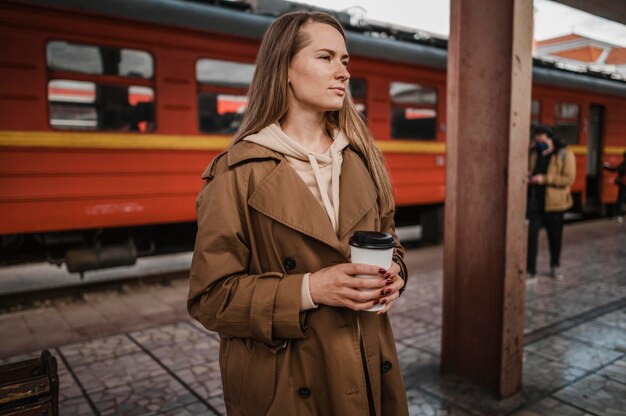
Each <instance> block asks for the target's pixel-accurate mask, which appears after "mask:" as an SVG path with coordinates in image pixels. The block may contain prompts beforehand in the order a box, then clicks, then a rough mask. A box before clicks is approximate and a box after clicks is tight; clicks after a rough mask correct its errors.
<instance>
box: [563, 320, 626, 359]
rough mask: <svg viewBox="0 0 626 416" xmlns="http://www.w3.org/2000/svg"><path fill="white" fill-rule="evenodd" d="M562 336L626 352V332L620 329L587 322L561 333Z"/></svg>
mask: <svg viewBox="0 0 626 416" xmlns="http://www.w3.org/2000/svg"><path fill="white" fill-rule="evenodd" d="M560 335H562V336H564V337H568V338H574V339H578V340H580V341H583V342H586V343H589V344H595V345H599V346H602V347H606V348H608V349H613V350H617V351H623V352H626V331H624V330H623V329H620V328H615V327H612V326H607V325H602V324H597V323H593V322H586V323H584V324H581V325H578V326H576V327H574V328H572V329H569V330H567V331H564V332H561V333H560Z"/></svg>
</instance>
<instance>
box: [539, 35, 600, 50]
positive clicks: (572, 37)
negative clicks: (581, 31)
mask: <svg viewBox="0 0 626 416" xmlns="http://www.w3.org/2000/svg"><path fill="white" fill-rule="evenodd" d="M580 39H589V38H586V37H584V36H580V35H576V34H574V33H572V34H570V35H564V36H559V37H557V38H552V39H544V40H540V41H538V42H537V46H539V47H542V46H547V45H554V44H556V43H563V42H569V41H570V40H580Z"/></svg>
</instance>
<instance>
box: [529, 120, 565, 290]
mask: <svg viewBox="0 0 626 416" xmlns="http://www.w3.org/2000/svg"><path fill="white" fill-rule="evenodd" d="M534 136H535V140H534V143H533V145H532V146H531V150H530V156H529V160H528V162H529V163H528V171H529V177H528V184H529V186H528V205H527V218H528V221H529V225H528V257H527V263H526V272H527V280H526V281H527V283H534V282H536V281H537V277H536V276H537V250H538V240H539V231H540V230H541V228H543V227H545V228H546V231H547V233H548V243H549V246H550V276H551V277H552V278H554V279H556V280H561V279H563V274H562V272H561V270H560V258H561V245H562V237H563V216H564V214H565V211H567V210H568V209H569V208H571V207H572V205H573V200H572V194H571V192H570V186H571V185H572V183H573V182H574V179H575V177H576V160H575V158H574V154H573V153H572V151H571V150H570V149H568V147H567V146H566V145H565V144H564V143H563V142H561V141H560V140H558V139H557V138H556V137H555V136H554V132H553V131H552V129H551V128H550V127H548V126H544V125H540V126H537V127H536V128H535V131H534Z"/></svg>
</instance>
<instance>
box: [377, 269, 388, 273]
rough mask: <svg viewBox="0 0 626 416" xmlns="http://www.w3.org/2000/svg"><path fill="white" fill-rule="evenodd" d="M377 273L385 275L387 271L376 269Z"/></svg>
mask: <svg viewBox="0 0 626 416" xmlns="http://www.w3.org/2000/svg"><path fill="white" fill-rule="evenodd" d="M378 273H380V274H386V273H387V270H385V269H378Z"/></svg>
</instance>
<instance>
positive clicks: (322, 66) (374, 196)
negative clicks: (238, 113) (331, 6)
mask: <svg viewBox="0 0 626 416" xmlns="http://www.w3.org/2000/svg"><path fill="white" fill-rule="evenodd" d="M348 61H349V55H348V52H347V50H346V42H345V35H344V32H343V29H342V28H341V25H340V24H339V22H338V21H337V20H336V19H335V18H334V17H332V16H331V15H329V14H326V13H319V12H310V13H308V12H293V13H288V14H285V15H282V16H281V17H279V18H278V19H276V20H275V21H274V23H272V25H271V26H270V28H269V29H268V31H267V32H266V34H265V36H264V38H263V42H262V44H261V49H260V51H259V55H258V58H257V63H256V70H255V73H254V76H253V79H252V83H251V85H250V91H249V93H248V97H249V99H248V106H247V109H246V111H245V113H244V116H243V119H242V121H241V126H240V127H239V130H238V132H237V133H236V135H235V137H234V139H233V141H232V143H231V144H230V145H229V146H228V148H227V150H226V151H225V152H223V153H221V154H220V155H218V156H217V157H216V158H215V159H214V161H213V163H211V164H210V165H209V167H208V168H207V170H206V171H205V173H204V175H203V178H204V179H205V185H204V187H203V188H202V190H201V191H200V194H199V196H198V200H197V208H198V234H197V237H196V246H195V250H194V255H193V260H192V264H191V272H190V288H189V298H188V302H187V307H188V310H189V313H190V315H191V316H193V317H194V318H195V319H197V320H198V321H199V322H200V323H201V324H202V325H203V326H204V327H205V328H207V329H209V330H211V331H215V332H217V333H218V334H219V336H220V357H219V363H220V370H221V372H222V385H223V391H224V401H225V404H226V409H227V413H228V414H229V415H233V416H235V415H237V416H261V415H274V416H283V415H300V416H315V415H346V416H348V415H349V416H352V415H355V416H356V415H359V416H361V415H363V416H366V415H371V416H378V415H380V416H406V415H408V407H407V400H406V392H405V387H404V382H403V380H402V374H401V372H400V365H399V362H398V355H397V352H396V347H395V340H394V336H393V332H392V329H391V323H390V320H389V316H388V315H387V311H388V310H389V309H390V308H391V306H392V305H393V304H394V301H395V300H396V299H398V297H399V296H400V292H401V291H402V289H403V288H404V282H405V278H406V276H407V271H406V266H405V264H404V261H403V260H402V258H403V255H404V249H403V248H402V246H401V245H400V242H399V240H398V239H397V237H396V236H395V227H394V222H393V215H394V210H395V206H394V200H393V194H392V192H391V184H390V181H389V178H388V175H387V171H386V169H385V165H384V160H383V157H382V153H381V152H380V151H379V150H378V149H377V147H376V145H375V143H374V140H373V139H372V136H371V133H370V132H369V130H368V128H367V126H366V124H365V123H364V121H363V120H362V119H361V117H360V116H359V113H358V111H357V110H356V108H355V106H354V103H353V101H352V99H351V96H350V90H349V79H350V73H349V72H348ZM357 230H359V231H360V230H365V231H374V232H384V233H386V234H390V235H391V236H392V237H394V238H393V239H394V240H395V248H394V255H393V261H392V262H391V264H389V266H388V267H384V268H379V267H377V266H371V265H367V264H356V263H351V262H350V246H349V244H348V243H349V239H350V236H351V235H352V234H353V233H354V232H355V231H357ZM361 274H364V275H366V276H367V277H370V278H369V279H361V278H358V277H355V276H356V275H361ZM374 305H383V306H384V308H383V309H382V310H381V311H379V312H367V311H365V310H366V309H369V308H372V307H373V306H374Z"/></svg>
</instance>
